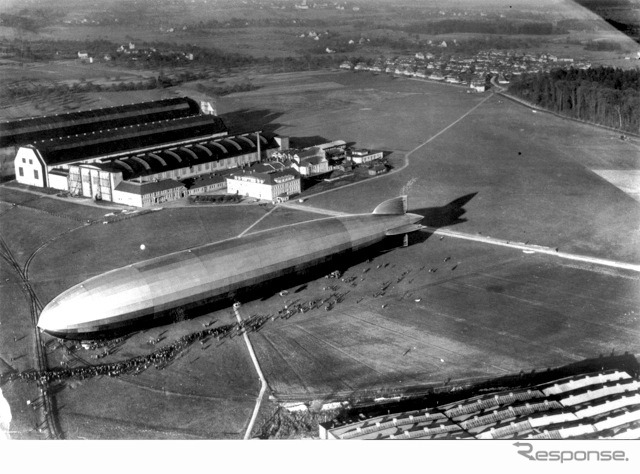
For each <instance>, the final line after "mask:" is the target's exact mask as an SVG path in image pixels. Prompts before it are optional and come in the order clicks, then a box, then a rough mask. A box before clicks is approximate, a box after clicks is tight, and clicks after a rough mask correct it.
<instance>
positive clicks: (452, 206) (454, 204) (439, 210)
mask: <svg viewBox="0 0 640 474" xmlns="http://www.w3.org/2000/svg"><path fill="white" fill-rule="evenodd" d="M476 194H478V193H477V192H476V193H471V194H466V195H464V196H462V197H459V198H457V199H454V200H453V201H451V202H450V203H449V204H446V205H444V206H440V207H426V208H422V209H411V210H410V212H412V213H414V214H420V215H421V216H424V219H422V222H421V224H422V225H426V226H429V227H435V228H438V227H447V226H450V225H455V224H460V223H462V222H466V219H464V218H461V217H462V216H463V215H464V214H465V213H466V212H467V211H466V210H465V209H464V206H465V205H466V204H467V203H468V202H469V201H471V200H472V199H473V198H474V197H475V196H476Z"/></svg>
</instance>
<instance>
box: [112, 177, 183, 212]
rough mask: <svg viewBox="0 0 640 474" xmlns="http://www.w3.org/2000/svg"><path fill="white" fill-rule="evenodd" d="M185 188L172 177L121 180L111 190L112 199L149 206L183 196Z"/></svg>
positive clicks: (128, 203) (118, 201) (136, 205)
mask: <svg viewBox="0 0 640 474" xmlns="http://www.w3.org/2000/svg"><path fill="white" fill-rule="evenodd" d="M186 194H187V188H186V187H185V185H184V184H182V183H180V182H178V181H175V180H173V179H165V180H163V181H158V182H151V183H136V182H134V181H123V182H121V183H120V184H118V186H116V187H115V189H114V190H113V201H114V202H117V203H120V204H125V205H127V206H135V207H149V206H154V205H157V204H162V203H163V202H167V201H175V200H176V199H180V198H183V197H185V196H186Z"/></svg>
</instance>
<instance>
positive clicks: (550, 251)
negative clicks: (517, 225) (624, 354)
mask: <svg viewBox="0 0 640 474" xmlns="http://www.w3.org/2000/svg"><path fill="white" fill-rule="evenodd" d="M426 229H427V230H428V231H429V232H433V233H434V234H437V235H446V236H448V237H454V238H456V239H465V240H473V241H475V242H482V243H485V244H490V245H499V246H502V247H511V248H515V249H521V250H522V251H524V252H535V253H544V254H547V255H553V256H555V257H558V258H565V259H568V260H577V261H580V262H586V263H593V264H596V265H604V266H607V267H614V268H621V269H624V270H632V271H634V272H640V265H636V264H633V263H627V262H618V261H616V260H608V259H604V258H596V257H589V256H587V255H579V254H573V253H568V252H561V251H559V250H556V249H554V248H551V247H543V246H541V245H531V244H525V243H522V242H511V241H509V240H503V239H496V238H494V237H488V236H484V235H475V234H467V233H465V232H458V231H455V230H449V229H442V228H440V229H437V228H434V227H426Z"/></svg>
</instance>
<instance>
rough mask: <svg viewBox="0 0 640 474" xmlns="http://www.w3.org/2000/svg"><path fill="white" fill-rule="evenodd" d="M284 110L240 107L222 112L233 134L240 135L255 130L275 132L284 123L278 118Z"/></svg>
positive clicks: (222, 116) (221, 116)
mask: <svg viewBox="0 0 640 474" xmlns="http://www.w3.org/2000/svg"><path fill="white" fill-rule="evenodd" d="M282 115H283V114H282V112H274V111H272V110H269V109H248V108H247V109H240V110H236V111H233V112H227V113H223V114H220V118H222V120H223V121H224V123H225V125H226V126H227V128H228V129H229V133H230V134H232V135H238V134H241V133H246V132H253V131H255V130H262V131H263V132H268V133H272V132H275V131H276V130H277V129H278V128H280V127H281V125H282V124H280V123H277V122H276V120H277V119H278V118H280V117H281V116H282Z"/></svg>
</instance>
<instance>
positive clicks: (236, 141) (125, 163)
mask: <svg viewBox="0 0 640 474" xmlns="http://www.w3.org/2000/svg"><path fill="white" fill-rule="evenodd" d="M260 143H261V150H267V149H272V148H277V146H278V144H277V143H276V142H275V140H274V139H273V137H265V136H264V135H260ZM257 149H258V148H257V145H256V135H255V134H247V135H239V136H233V137H224V138H218V139H215V140H202V141H198V142H194V143H190V144H188V145H185V146H179V147H175V146H173V147H165V148H158V149H157V150H153V151H150V152H147V153H141V154H139V155H135V156H128V157H125V158H119V159H116V160H109V161H104V162H101V163H92V164H91V166H96V167H97V168H100V169H102V170H104V171H110V172H121V173H122V178H123V179H125V180H129V179H135V178H139V177H143V176H149V175H153V174H157V173H163V172H165V171H173V170H176V169H180V168H185V167H191V166H197V165H202V164H205V163H210V162H213V161H219V160H223V159H225V158H231V157H234V156H239V155H244V154H248V153H253V152H257Z"/></svg>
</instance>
